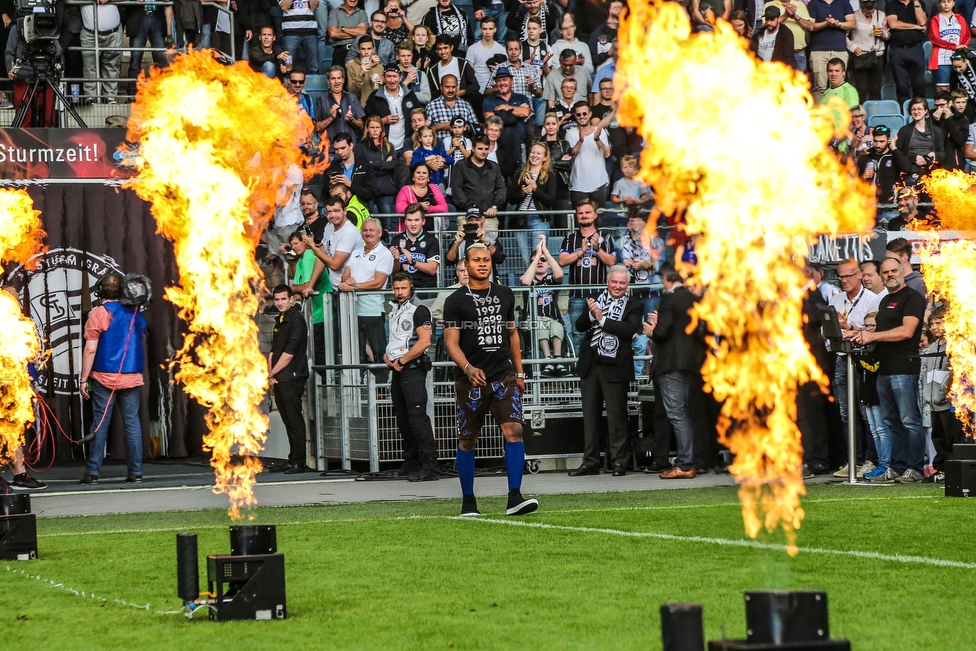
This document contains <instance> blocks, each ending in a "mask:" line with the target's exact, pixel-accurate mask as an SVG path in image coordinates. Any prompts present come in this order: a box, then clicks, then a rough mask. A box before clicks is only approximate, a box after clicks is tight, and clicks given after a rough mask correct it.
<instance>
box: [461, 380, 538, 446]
mask: <svg viewBox="0 0 976 651" xmlns="http://www.w3.org/2000/svg"><path fill="white" fill-rule="evenodd" d="M454 391H455V392H456V395H457V424H458V438H461V439H470V438H475V437H478V436H481V426H482V425H483V424H484V422H485V414H487V413H488V412H489V411H491V415H492V416H494V417H495V422H496V423H498V424H499V425H501V424H503V423H522V422H523V421H522V391H521V390H520V389H519V387H518V384H517V380H516V378H515V374H514V373H509V374H508V375H506V376H504V377H503V378H502V379H500V380H496V381H494V382H489V383H488V385H487V386H483V387H473V386H471V383H470V382H468V379H467V378H464V379H463V380H456V381H455V382H454Z"/></svg>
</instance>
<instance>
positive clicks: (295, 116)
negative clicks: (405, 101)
mask: <svg viewBox="0 0 976 651" xmlns="http://www.w3.org/2000/svg"><path fill="white" fill-rule="evenodd" d="M129 124H130V127H129V140H130V141H131V142H137V143H139V147H140V151H139V153H140V160H138V162H137V167H138V169H139V173H138V176H137V177H136V180H135V181H134V182H133V187H134V188H135V191H136V193H137V194H138V195H139V196H140V197H142V198H143V199H145V200H146V201H149V202H152V204H153V208H152V210H153V215H155V217H156V221H157V223H158V225H159V231H160V233H162V234H163V236H165V237H166V238H168V239H170V240H172V242H173V248H174V252H175V254H176V261H177V264H178V266H179V270H180V283H179V285H178V286H177V287H170V288H167V290H166V297H167V298H168V299H169V300H170V301H172V302H173V303H174V304H175V305H177V306H178V307H179V308H180V316H181V317H182V318H183V319H184V320H185V321H186V322H187V324H188V329H189V333H188V334H187V336H186V338H185V340H184V343H183V347H182V348H181V349H180V351H179V352H178V353H177V356H176V357H177V359H176V361H177V363H178V364H179V371H178V372H177V374H176V378H177V380H179V381H181V382H183V384H184V386H185V389H186V392H187V393H188V394H189V395H190V396H192V397H193V398H194V399H196V400H197V401H198V402H200V403H201V404H202V405H205V406H206V407H207V408H208V409H209V412H208V414H207V418H206V421H207V425H208V427H209V428H210V433H209V434H207V435H206V436H205V437H204V447H205V448H206V449H208V450H212V459H211V465H212V466H213V467H214V470H215V471H216V483H215V485H214V489H213V490H214V492H215V493H226V494H227V495H228V496H229V497H230V509H229V514H230V516H231V517H233V518H239V517H240V510H239V509H240V507H242V506H244V507H248V508H250V507H252V506H254V505H255V504H256V500H255V497H254V492H253V484H254V482H255V477H256V475H257V473H259V472H260V471H261V463H260V461H259V460H258V458H257V454H258V453H259V452H260V451H261V450H262V449H263V447H264V441H265V437H266V431H267V427H268V417H267V416H266V415H264V414H263V413H262V412H261V410H260V409H259V406H260V404H261V402H262V401H263V399H264V397H265V395H266V393H267V390H268V367H267V360H266V359H265V358H264V356H263V355H262V354H261V351H260V349H259V348H258V328H257V324H256V323H255V321H254V315H255V314H256V313H257V309H258V296H257V290H258V289H259V288H260V286H261V273H260V270H259V268H258V266H257V264H256V262H255V259H254V250H255V247H256V244H257V240H258V238H259V237H260V234H261V231H262V230H263V228H264V227H265V225H266V224H267V223H268V220H269V219H270V217H271V216H272V214H273V210H274V207H275V203H276V197H277V196H278V193H279V189H280V188H281V187H282V186H283V185H284V184H285V183H286V182H287V171H288V169H289V167H291V166H292V165H295V164H298V163H299V162H300V161H301V152H300V150H299V149H298V147H297V145H298V143H300V142H302V141H304V140H306V139H308V138H309V136H310V134H311V132H312V123H311V120H310V119H309V117H308V116H307V115H305V114H304V113H300V112H299V111H298V110H297V107H296V103H295V100H294V98H291V97H289V95H288V93H287V92H286V91H285V89H284V88H283V87H282V85H281V84H280V83H278V82H277V81H276V80H274V79H270V78H268V77H265V76H264V75H261V74H257V73H255V72H253V71H252V70H251V69H250V68H249V67H248V65H247V63H245V62H238V63H237V64H236V65H234V66H233V67H227V66H224V65H222V64H220V63H219V62H218V61H217V60H216V59H214V58H213V56H212V55H211V53H210V52H209V51H202V52H193V53H191V54H188V55H185V56H180V57H177V59H176V60H175V61H174V62H173V63H172V64H171V65H170V66H169V67H168V68H165V69H163V70H154V71H153V73H152V74H151V76H150V77H149V78H148V79H145V78H143V79H140V82H139V93H138V96H137V97H136V103H135V105H134V106H133V107H132V118H131V120H130V123H129ZM282 195H283V196H287V193H282ZM234 454H237V455H240V456H241V457H242V461H241V462H240V463H235V462H234V461H233V460H232V455H234Z"/></svg>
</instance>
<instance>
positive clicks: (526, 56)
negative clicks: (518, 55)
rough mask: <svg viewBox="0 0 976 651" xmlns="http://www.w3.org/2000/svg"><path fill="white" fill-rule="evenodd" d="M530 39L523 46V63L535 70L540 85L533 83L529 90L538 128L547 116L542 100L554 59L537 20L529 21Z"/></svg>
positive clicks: (544, 103)
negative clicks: (551, 60) (544, 116)
mask: <svg viewBox="0 0 976 651" xmlns="http://www.w3.org/2000/svg"><path fill="white" fill-rule="evenodd" d="M528 29H529V39H528V40H527V41H526V42H525V43H523V44H522V62H523V63H524V64H525V65H526V66H528V67H530V68H535V70H536V73H537V77H538V79H539V83H538V84H536V83H535V81H534V80H533V81H532V84H531V86H530V87H529V90H531V91H532V95H530V97H531V98H532V106H533V108H534V114H535V118H534V120H533V121H534V122H535V123H536V126H539V127H541V126H542V116H543V115H545V110H546V100H544V99H543V98H542V91H543V87H544V86H545V79H546V76H547V75H548V74H549V72H550V65H551V63H550V59H552V51H551V50H549V46H548V45H547V44H546V43H545V42H544V41H543V40H542V32H541V30H542V27H541V25H540V22H539V20H538V19H537V18H530V19H529V26H528Z"/></svg>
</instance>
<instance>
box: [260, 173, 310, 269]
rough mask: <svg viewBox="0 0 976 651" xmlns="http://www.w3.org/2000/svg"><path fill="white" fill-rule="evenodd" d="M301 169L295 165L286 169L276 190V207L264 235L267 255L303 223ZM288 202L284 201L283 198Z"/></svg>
mask: <svg viewBox="0 0 976 651" xmlns="http://www.w3.org/2000/svg"><path fill="white" fill-rule="evenodd" d="M302 181H303V178H302V169H301V168H300V167H299V166H298V165H295V164H292V165H291V166H289V168H288V175H287V177H286V179H285V182H284V183H282V184H281V187H279V188H278V207H277V208H275V214H274V221H272V222H271V227H270V228H268V230H267V231H265V233H264V241H265V243H266V244H267V245H268V254H269V255H275V254H276V253H277V252H278V251H279V250H280V249H281V246H282V245H283V244H288V239H289V237H290V236H291V234H292V233H294V232H295V229H296V228H298V227H299V226H301V225H302V224H304V223H305V215H303V214H302V207H301V195H302ZM286 196H287V197H288V201H285V197H286Z"/></svg>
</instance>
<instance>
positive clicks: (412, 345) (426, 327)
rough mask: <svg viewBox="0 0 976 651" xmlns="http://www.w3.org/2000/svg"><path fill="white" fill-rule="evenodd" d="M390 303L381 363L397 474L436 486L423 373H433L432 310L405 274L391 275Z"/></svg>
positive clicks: (437, 477)
mask: <svg viewBox="0 0 976 651" xmlns="http://www.w3.org/2000/svg"><path fill="white" fill-rule="evenodd" d="M393 298H394V300H396V306H395V307H394V308H393V310H392V311H391V312H390V342H389V344H387V346H386V352H385V353H384V354H383V361H384V362H385V363H386V365H387V366H388V367H390V370H392V371H393V375H392V377H391V379H390V397H391V399H392V400H393V413H394V414H395V415H396V422H397V429H399V430H400V436H402V437H403V465H401V466H400V470H399V473H398V474H400V475H406V476H407V479H408V480H409V481H435V480H437V479H439V478H440V475H439V474H438V472H437V445H436V444H435V443H434V428H433V427H432V426H431V423H430V416H429V415H428V414H427V372H428V371H430V368H431V362H430V357H428V356H427V348H429V347H430V335H431V331H432V325H431V324H432V322H433V319H432V318H431V315H430V309H429V308H428V307H427V306H426V305H424V304H423V303H421V302H420V299H419V298H417V296H416V294H414V290H413V278H412V277H411V276H410V274H408V273H406V272H404V271H398V272H397V273H395V274H393Z"/></svg>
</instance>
